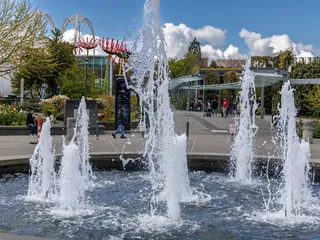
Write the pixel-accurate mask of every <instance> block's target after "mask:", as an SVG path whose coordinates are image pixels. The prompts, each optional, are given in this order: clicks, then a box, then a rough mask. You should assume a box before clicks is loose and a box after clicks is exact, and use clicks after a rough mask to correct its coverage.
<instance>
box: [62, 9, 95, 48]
mask: <svg viewBox="0 0 320 240" xmlns="http://www.w3.org/2000/svg"><path fill="white" fill-rule="evenodd" d="M69 23H71V24H72V28H73V29H74V36H73V43H76V42H77V39H80V38H81V32H82V29H83V27H84V25H85V24H87V25H88V26H89V28H90V31H91V35H92V36H93V38H95V35H94V29H93V26H92V23H91V21H90V20H89V19H88V18H86V17H83V16H81V15H80V14H75V15H73V16H71V17H68V18H67V19H66V20H65V21H64V23H63V25H62V29H61V31H62V32H65V30H66V28H67V26H68V24H69Z"/></svg>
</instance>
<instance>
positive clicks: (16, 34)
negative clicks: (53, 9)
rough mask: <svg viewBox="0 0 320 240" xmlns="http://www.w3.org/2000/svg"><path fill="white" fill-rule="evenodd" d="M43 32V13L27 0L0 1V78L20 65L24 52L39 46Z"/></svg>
mask: <svg viewBox="0 0 320 240" xmlns="http://www.w3.org/2000/svg"><path fill="white" fill-rule="evenodd" d="M44 32H45V21H44V18H43V13H42V12H41V11H40V10H38V9H32V6H31V3H30V1H29V0H21V1H17V0H0V76H1V75H5V74H8V73H10V72H12V71H14V70H15V69H16V68H17V67H18V66H19V65H20V64H22V63H23V62H22V60H21V59H22V58H21V57H20V56H21V55H22V54H23V53H24V50H25V49H26V48H30V47H37V46H40V45H41V42H42V41H43V39H44Z"/></svg>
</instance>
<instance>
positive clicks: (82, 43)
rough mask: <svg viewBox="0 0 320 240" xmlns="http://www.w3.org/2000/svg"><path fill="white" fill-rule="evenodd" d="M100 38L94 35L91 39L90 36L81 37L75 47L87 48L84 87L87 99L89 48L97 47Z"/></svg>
mask: <svg viewBox="0 0 320 240" xmlns="http://www.w3.org/2000/svg"><path fill="white" fill-rule="evenodd" d="M98 41H99V40H98V39H94V37H92V38H91V39H90V40H89V38H88V37H86V38H85V39H84V38H82V37H81V38H79V40H78V41H77V42H75V47H76V48H79V50H82V49H85V50H87V53H86V58H85V66H86V77H85V86H84V87H85V89H84V97H85V98H86V99H87V89H88V64H89V50H90V49H95V48H96V47H97V46H98V44H99V42H98Z"/></svg>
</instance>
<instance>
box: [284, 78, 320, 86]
mask: <svg viewBox="0 0 320 240" xmlns="http://www.w3.org/2000/svg"><path fill="white" fill-rule="evenodd" d="M289 81H290V84H292V85H298V84H301V85H304V84H310V85H318V84H319V85H320V79H316V78H303V79H289Z"/></svg>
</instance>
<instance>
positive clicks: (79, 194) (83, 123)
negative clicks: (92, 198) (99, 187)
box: [58, 97, 95, 213]
mask: <svg viewBox="0 0 320 240" xmlns="http://www.w3.org/2000/svg"><path fill="white" fill-rule="evenodd" d="M88 125H89V116H88V113H87V108H86V102H85V98H84V97H82V99H81V101H80V105H79V108H78V111H77V119H76V125H75V128H74V134H73V137H72V139H71V141H70V143H69V144H68V145H66V144H65V141H64V142H63V151H62V153H63V157H62V159H61V168H60V172H59V179H58V187H59V188H58V189H59V191H58V192H59V207H60V209H63V210H65V211H67V212H71V213H72V212H73V211H74V210H77V209H78V208H79V206H81V205H82V204H83V203H84V201H85V191H86V190H88V189H89V188H90V187H92V186H94V184H93V179H94V178H95V177H94V175H93V174H92V168H91V165H90V163H89V139H88V137H89V131H88Z"/></svg>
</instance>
